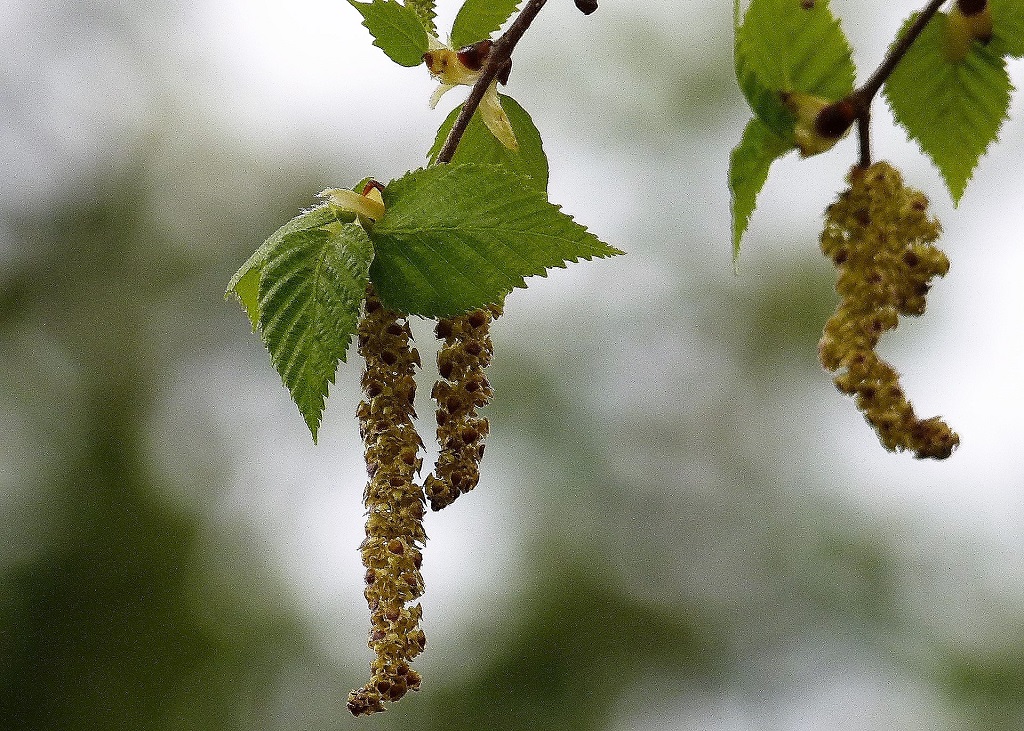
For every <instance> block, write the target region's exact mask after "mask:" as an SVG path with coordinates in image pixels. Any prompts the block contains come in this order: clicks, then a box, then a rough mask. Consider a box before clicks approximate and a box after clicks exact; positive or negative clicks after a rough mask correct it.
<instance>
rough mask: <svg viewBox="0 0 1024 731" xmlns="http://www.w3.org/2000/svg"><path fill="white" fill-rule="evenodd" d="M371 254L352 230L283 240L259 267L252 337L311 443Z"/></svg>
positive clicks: (298, 234)
mask: <svg viewBox="0 0 1024 731" xmlns="http://www.w3.org/2000/svg"><path fill="white" fill-rule="evenodd" d="M372 258H373V247H372V245H371V244H370V240H369V238H368V237H367V236H366V232H365V231H363V229H362V227H360V226H359V225H358V224H354V223H347V224H343V225H340V226H332V228H331V230H326V229H314V230H305V231H296V232H293V233H289V234H286V235H285V236H284V237H283V238H282V239H281V240H280V242H279V243H278V245H277V246H276V247H275V248H274V249H273V251H272V252H271V253H270V256H269V257H268V259H267V261H266V263H265V264H264V265H263V271H262V276H261V277H260V283H259V310H260V330H261V331H262V333H263V342H264V343H266V346H267V350H269V351H270V357H271V360H272V361H273V363H274V368H276V369H277V372H278V373H280V374H281V380H282V381H283V382H284V385H285V386H286V387H287V388H288V391H289V392H290V393H291V395H292V400H293V401H295V405H296V406H298V407H299V412H300V413H301V414H302V416H303V418H304V419H305V420H306V424H307V425H308V426H309V431H310V433H312V435H313V441H314V442H315V441H316V432H317V429H318V428H319V426H320V417H321V415H322V414H323V410H324V399H325V397H326V396H327V388H328V385H329V384H332V383H334V374H335V371H336V370H337V367H338V361H339V360H341V361H344V360H345V357H346V351H347V350H348V345H349V342H350V341H351V340H352V334H353V333H354V332H355V331H356V325H357V321H358V318H359V308H360V305H361V303H362V301H363V298H364V297H365V292H366V283H367V281H368V272H369V267H370V261H371V259H372Z"/></svg>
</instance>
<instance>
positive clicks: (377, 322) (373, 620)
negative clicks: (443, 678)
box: [348, 287, 427, 716]
mask: <svg viewBox="0 0 1024 731" xmlns="http://www.w3.org/2000/svg"><path fill="white" fill-rule="evenodd" d="M411 339H412V336H411V333H410V330H409V324H408V322H407V321H406V320H405V319H404V318H402V317H400V316H399V315H398V314H397V313H395V312H392V311H390V310H387V309H386V308H385V307H383V305H381V302H380V300H379V299H377V296H376V293H375V292H374V291H373V288H372V287H369V288H367V298H366V305H365V311H364V315H363V318H362V320H360V322H359V353H360V355H362V356H363V358H364V359H365V360H366V370H365V371H364V372H363V378H362V386H363V393H364V394H365V396H366V400H364V401H362V402H361V403H360V404H359V408H358V409H357V411H356V415H357V416H358V417H359V430H360V434H361V435H362V437H363V444H364V447H365V456H366V467H367V473H368V475H369V482H368V483H367V485H366V491H365V493H364V495H363V500H364V502H365V504H366V540H364V541H363V543H362V545H361V546H360V550H361V552H362V557H363V565H364V566H366V575H365V580H366V589H365V591H364V594H365V596H366V601H367V603H368V604H369V607H370V625H371V626H370V639H369V642H368V644H369V647H370V648H371V649H372V650H373V651H374V654H375V657H374V659H373V661H372V662H371V663H370V680H369V682H367V684H366V685H365V686H363V687H362V688H359V689H358V690H354V691H352V692H351V693H350V694H349V698H348V709H349V710H350V711H351V712H352V713H353V714H354V715H356V716H360V715H366V714H370V713H377V712H379V711H383V710H384V703H385V702H392V701H397V700H398V699H399V698H401V697H402V696H403V695H405V693H406V692H407V691H409V690H418V689H419V686H420V675H419V673H417V672H416V671H415V670H413V669H412V668H411V667H410V665H409V663H410V662H411V661H412V659H413V658H415V657H416V656H417V655H419V654H420V652H422V651H423V648H424V646H425V644H426V637H425V635H424V634H423V630H421V629H420V628H419V621H420V616H421V614H422V610H421V608H420V605H419V604H414V605H412V606H410V603H411V602H412V601H414V600H415V599H417V598H419V597H420V596H421V595H422V594H423V577H422V575H421V574H420V565H421V563H422V555H421V553H420V550H421V548H422V547H423V543H424V541H426V538H427V537H426V534H425V533H424V531H423V515H424V512H425V510H424V502H425V501H424V498H423V490H422V488H421V487H420V486H419V485H417V484H416V482H415V476H416V474H417V473H418V472H419V470H420V467H421V466H422V460H421V459H420V457H419V451H420V448H421V447H422V446H423V444H422V441H421V440H420V437H419V434H417V432H416V429H415V427H414V426H413V421H412V420H413V418H414V417H415V415H416V414H415V411H414V410H413V401H414V399H415V396H416V381H415V372H416V368H417V367H418V366H419V365H420V357H419V353H418V352H417V351H416V349H415V348H411V347H410V345H409V343H410V341H411Z"/></svg>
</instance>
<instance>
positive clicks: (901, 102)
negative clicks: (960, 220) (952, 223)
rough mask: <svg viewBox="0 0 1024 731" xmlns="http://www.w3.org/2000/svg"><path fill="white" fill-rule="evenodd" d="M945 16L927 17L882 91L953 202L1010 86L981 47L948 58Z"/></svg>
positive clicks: (1006, 102) (995, 127)
mask: <svg viewBox="0 0 1024 731" xmlns="http://www.w3.org/2000/svg"><path fill="white" fill-rule="evenodd" d="M946 21H947V16H946V15H945V14H943V13H938V14H936V16H935V17H934V18H932V20H931V21H930V22H929V23H928V25H927V26H926V27H925V29H924V30H923V31H922V32H921V35H920V36H918V38H917V40H916V41H914V44H913V45H912V46H911V47H910V50H909V51H908V52H907V55H906V56H904V57H903V60H902V61H901V62H900V64H899V65H898V66H897V67H896V70H895V71H893V73H892V74H891V75H890V76H889V79H888V81H886V83H885V89H884V93H885V98H886V101H888V103H889V108H890V109H892V112H893V115H895V117H896V121H898V122H899V123H900V124H901V125H903V127H904V129H906V131H907V134H908V135H909V136H910V138H911V139H914V140H917V142H918V144H919V145H921V149H922V150H924V152H925V153H926V154H927V155H928V156H929V157H930V158H931V159H932V162H934V163H935V166H936V167H937V168H938V169H939V172H941V173H942V177H943V178H944V179H945V181H946V186H947V187H948V188H949V192H950V195H951V196H952V197H953V201H954V202H959V201H960V197H961V196H962V195H963V193H964V189H965V188H966V187H967V182H968V181H969V180H970V178H971V174H972V173H973V171H974V168H975V166H976V165H977V163H978V159H979V158H980V157H981V155H982V154H983V153H984V152H985V149H986V148H987V147H988V145H989V143H991V142H993V141H994V140H995V139H996V136H997V135H998V133H999V128H1000V126H1002V123H1003V120H1004V119H1006V114H1007V110H1008V109H1009V106H1010V91H1011V90H1012V87H1011V85H1010V78H1009V76H1008V75H1007V73H1006V64H1005V63H1004V61H1003V59H1002V57H1000V56H998V55H996V54H995V53H993V51H992V49H990V48H988V47H987V46H984V45H982V44H978V43H976V44H974V46H973V48H972V50H971V52H970V53H969V54H968V55H967V57H966V58H964V59H963V60H962V61H960V62H954V61H952V60H951V59H950V57H949V55H948V53H947V52H946V49H945V47H944V44H945V35H946V28H945V24H946ZM909 22H911V21H908V23H909ZM904 27H906V26H904Z"/></svg>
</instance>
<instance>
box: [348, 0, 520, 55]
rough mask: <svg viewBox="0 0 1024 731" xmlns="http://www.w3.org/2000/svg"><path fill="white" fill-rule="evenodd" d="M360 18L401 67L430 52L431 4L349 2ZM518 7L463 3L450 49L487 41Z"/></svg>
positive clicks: (509, 2)
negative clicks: (361, 17)
mask: <svg viewBox="0 0 1024 731" xmlns="http://www.w3.org/2000/svg"><path fill="white" fill-rule="evenodd" d="M348 1H349V3H350V4H351V5H352V7H354V8H355V9H356V10H358V11H359V13H360V14H361V15H362V16H363V25H364V26H366V29H367V30H368V31H370V35H372V36H373V45H375V46H377V47H378V48H380V49H381V50H382V51H384V53H386V54H387V55H388V57H389V58H390V59H391V60H392V61H394V62H395V63H397V64H399V65H401V66H419V65H420V63H422V61H423V54H424V53H426V52H427V51H428V50H429V40H428V33H429V34H430V35H435V36H436V34H437V32H436V29H435V27H434V23H433V3H423V2H416V1H415V0H409V1H408V2H407V3H406V4H405V5H403V4H402V3H399V2H396V0H372V2H368V3H362V2H357V0H348ZM518 7H519V0H466V2H465V3H463V5H462V8H461V9H460V10H459V14H458V15H457V16H455V23H454V24H453V25H452V33H451V46H452V48H456V49H457V48H461V47H463V46H468V45H470V44H472V43H476V42H477V41H482V40H483V39H485V38H489V37H490V35H491V34H492V33H494V32H495V31H496V30H498V29H499V28H500V27H501V26H502V25H504V24H505V22H506V21H507V20H508V19H509V18H510V17H512V13H514V12H515V11H516V9H517V8H518Z"/></svg>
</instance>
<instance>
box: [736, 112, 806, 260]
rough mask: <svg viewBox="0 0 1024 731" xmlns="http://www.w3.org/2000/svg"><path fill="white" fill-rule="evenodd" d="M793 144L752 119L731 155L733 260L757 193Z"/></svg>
mask: <svg viewBox="0 0 1024 731" xmlns="http://www.w3.org/2000/svg"><path fill="white" fill-rule="evenodd" d="M791 149H793V148H792V145H791V144H790V143H789V142H787V141H786V140H784V139H782V138H781V137H779V136H778V135H776V134H775V133H774V132H772V131H771V130H770V129H768V127H767V126H766V125H765V124H764V122H762V121H761V120H759V119H757V118H756V117H755V118H754V119H751V120H750V121H749V122H747V126H746V129H744V130H743V138H742V139H741V140H740V143H739V144H738V145H737V146H736V148H735V149H734V150H733V151H732V155H730V157H729V190H730V191H731V192H732V255H733V263H735V261H736V259H737V258H738V257H739V255H740V239H742V238H743V233H744V232H745V231H746V230H747V224H748V223H749V222H750V216H751V214H753V212H754V208H755V207H756V205H757V196H758V193H760V192H761V188H762V187H764V183H765V180H767V179H768V169H769V168H770V167H771V165H772V163H773V162H775V161H776V160H777V159H778V158H779V157H781V156H782V155H785V154H786V153H787V152H789V151H790V150H791Z"/></svg>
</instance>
